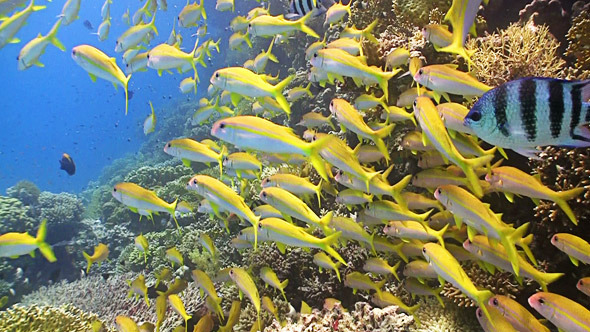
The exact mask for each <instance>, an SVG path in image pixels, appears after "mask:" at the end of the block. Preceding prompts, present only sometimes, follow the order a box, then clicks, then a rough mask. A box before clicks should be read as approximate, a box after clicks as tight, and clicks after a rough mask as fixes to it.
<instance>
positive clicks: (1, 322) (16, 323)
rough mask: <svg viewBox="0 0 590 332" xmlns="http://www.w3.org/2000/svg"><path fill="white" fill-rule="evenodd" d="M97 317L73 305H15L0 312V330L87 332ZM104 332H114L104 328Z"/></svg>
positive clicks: (6, 331)
mask: <svg viewBox="0 0 590 332" xmlns="http://www.w3.org/2000/svg"><path fill="white" fill-rule="evenodd" d="M97 320H98V317H97V316H96V315H94V314H89V313H86V312H84V311H82V310H80V309H78V308H76V307H74V306H73V305H70V304H65V305H62V306H60V307H54V306H45V305H35V304H33V305H29V306H21V305H15V306H13V307H12V308H10V309H8V310H6V311H3V312H0V330H1V331H5V332H22V331H28V332H66V331H67V332H87V331H92V330H93V329H92V325H91V324H92V323H93V322H95V321H97ZM103 331H104V332H111V331H115V329H113V328H109V327H106V328H105V329H104V330H103Z"/></svg>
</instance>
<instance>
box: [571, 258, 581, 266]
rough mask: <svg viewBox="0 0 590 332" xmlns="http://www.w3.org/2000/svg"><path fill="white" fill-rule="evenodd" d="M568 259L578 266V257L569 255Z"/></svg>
mask: <svg viewBox="0 0 590 332" xmlns="http://www.w3.org/2000/svg"><path fill="white" fill-rule="evenodd" d="M570 260H571V261H572V263H573V264H574V265H575V266H578V265H579V264H580V262H579V261H578V259H577V258H576V257H573V256H570Z"/></svg>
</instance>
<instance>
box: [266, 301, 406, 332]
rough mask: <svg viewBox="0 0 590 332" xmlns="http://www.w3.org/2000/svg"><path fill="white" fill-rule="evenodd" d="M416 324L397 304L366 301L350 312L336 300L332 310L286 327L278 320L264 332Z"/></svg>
mask: <svg viewBox="0 0 590 332" xmlns="http://www.w3.org/2000/svg"><path fill="white" fill-rule="evenodd" d="M412 323H413V318H412V316H408V315H406V314H404V313H401V312H400V311H399V310H398V307H396V306H389V307H386V308H383V309H379V308H373V307H371V305H369V304H368V303H365V302H357V303H355V305H354V309H353V310H351V311H350V312H349V311H346V310H344V308H342V306H341V305H340V304H339V303H336V304H335V305H334V308H332V309H331V310H327V309H324V310H322V311H319V310H317V309H315V310H314V311H313V313H311V314H302V315H301V316H300V317H299V320H298V321H297V322H289V323H287V325H285V326H284V327H281V325H280V324H279V322H277V321H274V322H273V323H272V324H271V325H270V326H268V327H267V328H266V329H265V330H264V331H266V332H270V331H279V332H291V331H293V332H303V331H314V332H330V331H357V332H369V331H371V332H403V331H407V330H408V327H409V326H410V325H411V324H412Z"/></svg>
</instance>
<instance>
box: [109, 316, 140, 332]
mask: <svg viewBox="0 0 590 332" xmlns="http://www.w3.org/2000/svg"><path fill="white" fill-rule="evenodd" d="M115 324H116V325H117V330H118V331H119V332H139V327H137V324H136V323H135V322H134V321H133V319H131V318H129V317H127V316H117V317H116V318H115Z"/></svg>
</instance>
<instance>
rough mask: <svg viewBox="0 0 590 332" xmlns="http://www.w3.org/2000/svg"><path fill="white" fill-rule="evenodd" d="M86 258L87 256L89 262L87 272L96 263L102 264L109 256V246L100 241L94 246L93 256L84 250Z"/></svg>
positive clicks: (83, 253)
mask: <svg viewBox="0 0 590 332" xmlns="http://www.w3.org/2000/svg"><path fill="white" fill-rule="evenodd" d="M82 255H84V258H86V262H87V263H88V267H87V268H86V274H88V272H90V267H91V266H92V264H94V263H98V266H99V267H100V264H102V262H103V261H105V260H106V259H107V258H108V257H109V247H108V246H107V245H106V244H104V243H99V244H98V245H97V246H96V247H94V253H93V254H92V256H90V255H88V254H87V253H86V252H84V251H83V252H82Z"/></svg>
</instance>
